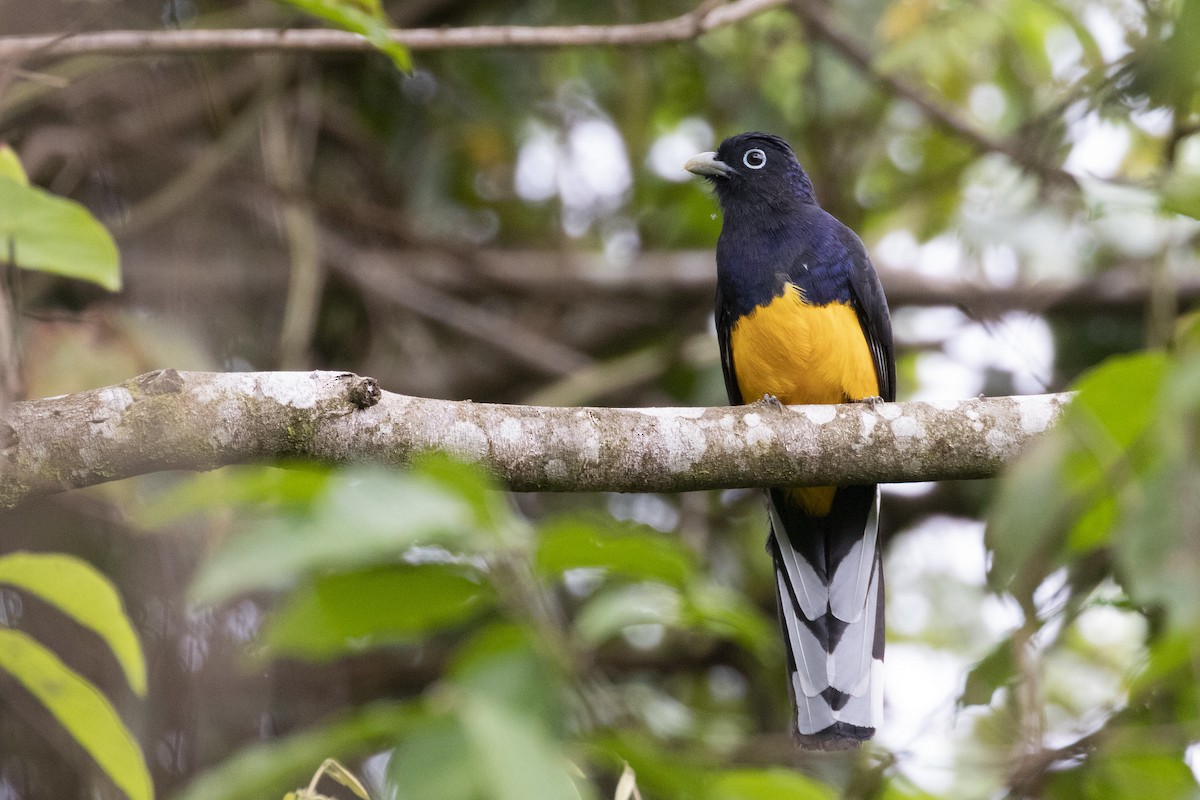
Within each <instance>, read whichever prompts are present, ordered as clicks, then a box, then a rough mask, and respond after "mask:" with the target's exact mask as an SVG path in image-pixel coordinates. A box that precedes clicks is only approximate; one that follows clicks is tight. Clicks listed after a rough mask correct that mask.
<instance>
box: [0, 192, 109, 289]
mask: <svg viewBox="0 0 1200 800" xmlns="http://www.w3.org/2000/svg"><path fill="white" fill-rule="evenodd" d="M8 260H12V262H13V263H15V264H16V265H17V266H18V267H21V268H23V269H29V270H34V271H37V272H50V273H53V274H55V275H62V276H64V277H67V278H78V279H79V280H84V281H90V282H91V283H95V284H99V285H100V286H103V287H104V288H105V289H108V290H109V291H110V292H115V291H118V290H120V288H121V264H120V256H119V255H118V253H117V245H116V242H114V241H113V238H112V236H111V235H110V234H109V232H108V231H107V230H106V229H105V227H104V226H103V225H101V224H100V223H99V222H98V221H97V220H96V218H95V217H93V216H92V215H91V213H90V212H89V211H88V210H87V209H86V208H84V207H83V206H81V205H80V204H79V203H76V202H75V201H73V200H67V199H66V198H62V197H56V196H54V195H52V194H50V193H49V192H47V191H44V190H43V189H40V188H38V187H36V186H28V185H24V184H22V183H20V182H19V181H17V180H13V179H12V178H10V177H4V176H0V261H8Z"/></svg>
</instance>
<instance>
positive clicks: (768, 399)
mask: <svg viewBox="0 0 1200 800" xmlns="http://www.w3.org/2000/svg"><path fill="white" fill-rule="evenodd" d="M759 403H761V404H762V405H764V406H770V407H771V408H773V409H775V410H776V411H783V403H781V402H779V398H778V397H776V396H775V395H773V394H764V395H763V396H762V398H761V399H759V400H758V402H757V403H755V405H758V404H759Z"/></svg>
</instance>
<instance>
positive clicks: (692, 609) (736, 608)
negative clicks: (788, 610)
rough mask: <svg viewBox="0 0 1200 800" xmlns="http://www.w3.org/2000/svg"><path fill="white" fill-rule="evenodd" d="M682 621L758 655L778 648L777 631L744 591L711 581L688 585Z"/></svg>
mask: <svg viewBox="0 0 1200 800" xmlns="http://www.w3.org/2000/svg"><path fill="white" fill-rule="evenodd" d="M684 597H685V604H684V611H683V623H684V624H685V625H687V626H688V627H693V628H698V629H700V630H703V631H706V632H708V633H711V634H713V635H714V636H718V637H720V638H722V639H730V640H732V641H735V642H737V643H738V644H740V645H741V646H742V647H744V648H746V650H748V651H749V652H751V653H754V654H755V655H757V656H758V657H759V658H760V659H763V660H769V659H772V658H774V657H775V656H776V655H777V654H778V651H779V647H780V639H779V631H778V628H777V627H776V624H775V622H774V621H768V620H767V619H766V618H765V617H764V616H763V614H762V613H760V612H759V611H758V610H757V609H756V608H755V607H754V606H753V604H751V603H750V602H749V600H747V599H746V597H745V596H744V595H741V594H738V593H737V592H735V591H733V590H732V589H729V588H728V587H725V586H719V585H717V584H714V583H711V582H704V583H699V584H696V585H694V586H690V587H688V590H687V592H686V594H685V596H684Z"/></svg>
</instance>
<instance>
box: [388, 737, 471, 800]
mask: <svg viewBox="0 0 1200 800" xmlns="http://www.w3.org/2000/svg"><path fill="white" fill-rule="evenodd" d="M388 780H389V783H391V784H392V785H393V786H395V787H396V796H397V797H414V798H421V800H462V799H463V798H474V797H479V796H480V795H481V794H483V791H482V790H483V788H484V787H485V786H486V784H485V783H484V782H483V777H482V775H481V774H480V773H479V767H478V765H477V764H476V763H475V759H474V758H473V755H472V752H471V748H470V742H469V741H468V740H467V736H466V733H465V732H464V731H463V729H462V725H461V724H460V723H459V722H458V720H457V719H455V718H453V717H449V716H447V717H442V718H439V719H435V720H431V721H430V722H429V723H427V724H425V725H422V726H421V727H420V728H417V729H415V730H413V731H412V732H411V733H409V734H408V735H406V736H405V737H404V738H403V739H401V740H400V742H399V743H398V744H397V745H396V749H395V751H393V753H392V758H391V760H390V761H389V762H388Z"/></svg>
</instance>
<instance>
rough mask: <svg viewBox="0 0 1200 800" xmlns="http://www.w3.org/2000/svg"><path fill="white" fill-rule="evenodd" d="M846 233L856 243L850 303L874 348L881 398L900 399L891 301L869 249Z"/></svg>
mask: <svg viewBox="0 0 1200 800" xmlns="http://www.w3.org/2000/svg"><path fill="white" fill-rule="evenodd" d="M846 233H847V234H849V237H850V238H852V239H853V241H852V242H850V243H848V244H849V251H850V258H851V260H852V264H851V267H850V302H851V304H852V305H853V306H854V310H855V311H856V312H857V313H858V323H859V324H860V325H862V329H863V334H864V335H866V337H867V345H868V346H869V347H870V348H871V360H872V361H874V362H875V377H876V379H878V381H879V396H880V397H882V398H883V399H884V400H889V401H890V400H895V399H896V348H895V345H894V344H893V343H892V317H891V315H890V314H889V313H888V305H887V298H886V297H884V295H883V284H881V283H880V282H879V275H878V274H877V273H876V272H875V268H874V267H873V266H871V259H870V258H868V257H867V251H866V248H864V247H863V245H862V242H861V241H860V240H859V238H858V237H857V236H855V235H854V233H853V232H851V231H850V230H849V229H846Z"/></svg>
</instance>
